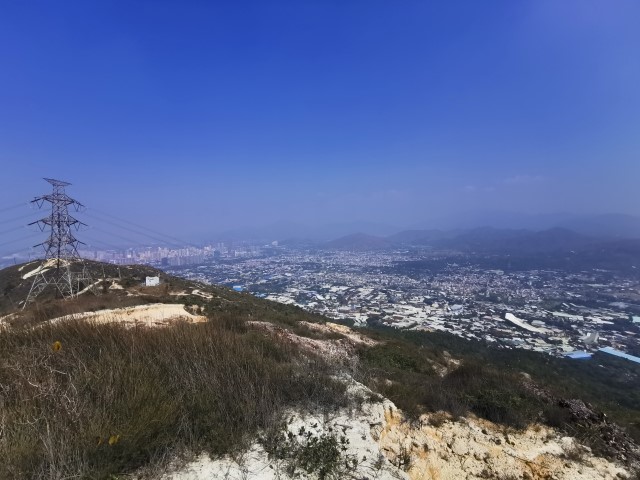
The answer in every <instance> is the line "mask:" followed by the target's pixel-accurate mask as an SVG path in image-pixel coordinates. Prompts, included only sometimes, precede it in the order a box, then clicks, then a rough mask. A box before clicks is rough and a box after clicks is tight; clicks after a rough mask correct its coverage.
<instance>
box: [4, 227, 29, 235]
mask: <svg viewBox="0 0 640 480" xmlns="http://www.w3.org/2000/svg"><path fill="white" fill-rule="evenodd" d="M23 228H27V227H26V225H18V226H17V227H14V228H10V229H9V230H5V231H3V232H0V235H5V234H7V233H11V232H16V231H18V230H22V229H23Z"/></svg>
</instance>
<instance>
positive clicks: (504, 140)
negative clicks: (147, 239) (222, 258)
mask: <svg viewBox="0 0 640 480" xmlns="http://www.w3.org/2000/svg"><path fill="white" fill-rule="evenodd" d="M639 25H640V2H638V1H637V0H630V1H617V0H602V1H590V0H575V1H565V0H563V1H558V0H548V1H544V0H531V1H513V0H505V1H477V0H473V1H468V2H464V1H437V2H436V1H415V2H413V1H401V2H398V1H392V0H389V1H385V2H382V1H372V0H366V1H364V0H363V1H344V0H336V1H329V0H324V1H305V0H292V1H287V2H278V1H272V0H269V1H253V2H248V1H240V0H238V1H224V2H222V1H221V2H214V1H204V0H203V1H183V0H181V1H161V0H153V1H148V2H145V1H135V2H131V1H122V2H108V1H77V2H73V1H62V2H51V1H47V2H35V1H29V2H17V1H16V2H9V1H4V2H2V4H1V6H0V163H1V165H2V177H1V178H2V188H1V189H0V209H1V208H2V207H3V206H10V205H14V204H16V203H18V202H21V201H23V200H25V201H26V200H29V199H31V198H33V197H34V196H36V195H39V194H42V193H46V192H47V190H48V189H47V187H48V185H47V184H46V183H45V182H43V181H42V180H41V177H47V176H48V177H53V178H60V179H63V180H67V181H69V182H72V183H73V187H71V189H70V190H69V193H71V194H73V195H74V196H76V197H77V198H78V199H79V200H81V201H82V202H83V203H85V204H86V205H88V206H89V207H94V208H98V209H100V210H102V211H106V212H111V213H113V214H114V215H117V216H119V217H124V218H128V219H131V220H133V221H136V222H139V223H141V224H146V225H149V226H152V227H154V228H161V227H160V225H162V224H163V223H166V224H167V225H170V227H171V228H169V227H162V228H164V229H165V230H163V231H167V232H172V231H174V232H176V231H178V232H182V231H185V232H203V231H207V230H211V231H216V230H224V229H226V228H231V227H235V226H240V225H250V224H256V223H261V224H264V223H269V222H272V221H273V222H275V221H280V220H292V221H301V222H304V223H307V224H321V223H325V222H342V221H352V220H358V221H379V222H387V223H393V224H396V225H411V224H414V223H418V222H423V221H425V220H429V219H431V218H436V217H440V216H443V215H448V214H451V213H454V212H461V211H469V210H476V209H480V210H507V211H517V212H520V211H521V212H526V213H548V212H572V213H604V212H620V213H630V214H640V28H639V27H638V26H639ZM0 217H1V215H0ZM0 230H1V229H0Z"/></svg>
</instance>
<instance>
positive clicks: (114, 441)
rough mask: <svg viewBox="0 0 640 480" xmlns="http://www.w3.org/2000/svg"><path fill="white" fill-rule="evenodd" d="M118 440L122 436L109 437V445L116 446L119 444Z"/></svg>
mask: <svg viewBox="0 0 640 480" xmlns="http://www.w3.org/2000/svg"><path fill="white" fill-rule="evenodd" d="M118 440H120V435H111V436H110V437H109V445H111V446H113V445H115V444H116V443H118Z"/></svg>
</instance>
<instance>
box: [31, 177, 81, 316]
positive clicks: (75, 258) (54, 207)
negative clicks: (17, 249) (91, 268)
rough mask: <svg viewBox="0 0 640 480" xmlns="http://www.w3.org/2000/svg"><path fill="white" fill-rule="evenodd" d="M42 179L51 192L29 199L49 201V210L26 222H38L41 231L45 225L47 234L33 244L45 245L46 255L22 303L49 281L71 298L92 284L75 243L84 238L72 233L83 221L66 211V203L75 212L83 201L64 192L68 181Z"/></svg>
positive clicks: (67, 209)
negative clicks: (46, 237) (34, 219)
mask: <svg viewBox="0 0 640 480" xmlns="http://www.w3.org/2000/svg"><path fill="white" fill-rule="evenodd" d="M45 180H46V181H47V182H49V183H50V184H51V185H52V186H53V192H52V193H51V194H49V195H43V196H41V197H37V198H35V199H34V200H32V202H31V203H35V204H36V205H38V208H42V207H43V205H44V204H45V202H47V203H49V204H51V214H50V215H49V216H47V217H44V218H42V219H40V220H37V221H35V222H32V223H30V224H29V225H38V226H39V227H40V230H41V231H43V232H44V231H45V230H47V229H48V230H49V238H48V239H47V240H45V241H44V242H42V243H40V244H38V245H35V246H34V247H40V246H42V247H44V250H45V255H44V260H43V262H42V264H41V265H40V267H39V268H38V269H37V270H36V271H37V274H36V277H35V279H34V280H33V284H32V285H31V290H30V291H29V295H28V296H27V299H26V300H25V303H24V306H25V307H26V306H27V305H28V304H29V303H30V302H31V301H33V299H35V298H36V297H37V296H38V295H39V294H40V293H41V292H42V291H43V290H44V289H46V288H47V287H48V286H50V285H51V286H53V287H55V289H56V291H57V293H58V294H59V295H61V296H62V297H63V298H70V297H75V296H76V295H78V293H79V292H80V291H81V287H82V288H91V287H90V286H91V285H92V284H93V282H92V280H91V276H90V275H89V274H88V272H87V271H86V268H85V265H84V262H83V261H82V259H81V258H80V254H79V253H78V245H79V244H82V245H84V242H81V241H80V240H78V239H77V238H76V237H75V236H74V235H73V230H74V229H75V231H78V230H79V229H80V227H81V226H86V224H85V223H82V222H81V221H79V220H77V219H76V218H74V217H73V216H71V215H70V214H69V207H71V208H73V209H74V210H75V211H76V212H77V211H79V210H80V209H81V208H83V207H84V205H82V204H81V203H80V202H78V201H76V200H74V199H73V198H71V197H69V195H67V194H66V192H65V187H67V186H69V185H71V184H70V183H68V182H62V181H60V180H54V179H52V178H45ZM74 266H75V267H78V266H80V267H81V269H80V270H81V271H79V272H78V271H75V272H74V271H72V270H73V267H74ZM75 270H77V268H76V269H75Z"/></svg>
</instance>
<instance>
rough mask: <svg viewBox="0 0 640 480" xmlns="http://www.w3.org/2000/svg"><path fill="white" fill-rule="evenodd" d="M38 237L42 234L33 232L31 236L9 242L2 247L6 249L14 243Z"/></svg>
mask: <svg viewBox="0 0 640 480" xmlns="http://www.w3.org/2000/svg"><path fill="white" fill-rule="evenodd" d="M37 235H40V232H33V233H31V234H30V235H27V236H26V237H22V238H17V239H15V240H10V241H8V242H4V243H0V247H4V246H5V245H11V244H12V243H18V242H22V241H24V240H28V239H30V238H33V237H35V236H37Z"/></svg>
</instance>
